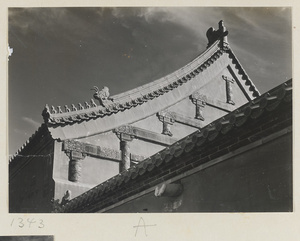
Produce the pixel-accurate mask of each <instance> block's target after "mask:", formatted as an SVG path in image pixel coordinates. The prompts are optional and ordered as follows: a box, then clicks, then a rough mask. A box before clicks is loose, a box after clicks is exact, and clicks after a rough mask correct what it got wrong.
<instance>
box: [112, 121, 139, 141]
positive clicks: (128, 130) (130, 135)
mask: <svg viewBox="0 0 300 241" xmlns="http://www.w3.org/2000/svg"><path fill="white" fill-rule="evenodd" d="M114 132H115V133H116V135H117V137H118V138H119V139H120V141H132V140H133V139H134V138H135V134H134V131H133V127H132V126H129V125H124V126H120V127H118V128H116V129H114Z"/></svg>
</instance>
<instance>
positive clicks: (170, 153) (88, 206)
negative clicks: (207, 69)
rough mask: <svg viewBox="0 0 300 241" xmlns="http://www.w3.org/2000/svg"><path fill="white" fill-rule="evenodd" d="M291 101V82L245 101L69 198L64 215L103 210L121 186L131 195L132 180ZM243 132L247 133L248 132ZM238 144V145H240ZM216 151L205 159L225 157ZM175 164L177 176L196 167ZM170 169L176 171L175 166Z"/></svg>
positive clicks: (285, 107)
mask: <svg viewBox="0 0 300 241" xmlns="http://www.w3.org/2000/svg"><path fill="white" fill-rule="evenodd" d="M291 102H292V80H289V81H287V82H285V83H284V84H282V85H280V86H278V87H276V88H274V89H272V90H271V91H269V92H268V93H265V94H263V95H262V96H260V97H258V98H256V99H254V100H253V101H250V102H248V103H247V104H245V105H243V106H242V107H240V108H238V109H236V110H235V111H233V112H231V113H229V114H227V115H226V116H224V117H222V118H220V119H218V120H216V121H214V122H212V123H211V124H209V125H207V126H206V127H204V128H203V129H201V130H199V131H196V132H194V133H192V134H191V135H189V136H187V137H186V138H183V139H181V140H180V141H178V142H176V143H174V144H173V145H171V146H169V147H167V148H165V149H164V150H162V151H160V152H158V153H157V154H155V155H153V156H151V157H149V158H147V159H146V160H144V161H143V162H141V163H139V164H138V165H136V166H134V167H131V168H129V169H127V170H126V171H123V172H121V173H120V174H119V175H116V176H114V177H112V178H110V179H109V180H107V181H105V182H104V183H101V184H99V185H98V186H96V187H94V188H92V189H91V190H89V191H87V192H85V193H83V194H82V195H80V196H78V197H76V198H74V199H72V200H71V201H70V202H69V203H67V204H66V205H65V206H64V209H63V212H82V211H83V210H85V211H88V210H90V211H95V208H96V209H97V210H101V209H102V208H105V207H107V206H105V204H107V200H106V199H107V198H108V196H109V195H118V190H120V188H121V189H122V190H123V189H124V188H125V186H124V185H126V186H127V187H128V188H127V189H128V190H129V191H130V192H131V193H133V194H134V192H133V190H132V188H130V183H131V182H134V180H135V179H137V178H139V177H142V176H145V175H150V176H151V173H152V171H155V170H157V169H158V168H159V169H160V171H159V173H161V172H162V171H163V169H162V167H163V166H168V163H169V162H171V161H172V160H173V159H176V160H180V158H181V157H183V156H185V155H186V154H187V153H192V152H193V151H197V150H199V148H201V147H202V146H203V145H204V146H205V145H206V144H205V143H208V142H217V141H218V139H220V138H222V136H225V137H226V136H228V135H229V136H230V135H231V134H230V133H232V130H236V131H237V132H236V133H239V130H240V129H241V128H243V125H244V124H245V123H249V121H250V122H251V120H252V121H258V122H259V120H260V119H261V118H267V117H264V115H265V113H269V112H272V111H274V110H276V109H278V108H281V110H287V111H288V113H290V111H291ZM273 113H274V112H273ZM280 113H281V112H280ZM280 113H279V115H280ZM277 115H278V114H277ZM281 116H283V113H281ZM268 117H272V114H271V115H268ZM282 118H283V119H284V118H285V117H284V116H283V117H282ZM273 119H274V121H275V122H276V120H278V118H273ZM290 119H291V116H290V117H289V119H286V122H287V121H288V123H285V124H284V123H283V122H282V123H279V124H278V123H277V124H276V125H275V124H274V126H270V128H269V129H270V130H269V129H268V130H264V129H261V130H259V131H258V132H259V134H258V136H255V137H253V138H254V139H253V140H249V139H247V142H246V144H247V143H248V144H249V143H251V142H252V141H255V140H257V138H258V139H259V138H263V137H265V136H268V135H269V134H270V133H275V132H276V131H279V130H281V129H280V128H283V127H284V126H288V125H289V123H290V122H291V120H290ZM264 120H265V119H263V120H262V121H260V123H265V121H264ZM284 121H285V119H284ZM254 127H255V125H254ZM256 129H257V128H256ZM246 131H248V132H249V130H246ZM246 144H245V145H246ZM238 145H239V146H241V145H240V144H238ZM228 151H229V150H227V152H228ZM219 152H220V153H219ZM219 152H214V154H213V155H212V156H210V157H209V158H208V159H209V160H210V158H212V159H213V158H215V157H217V156H218V155H219V154H220V155H222V154H224V153H222V150H220V151H219ZM193 156H194V155H193ZM185 157H186V156H185ZM178 162H179V161H177V162H176V167H177V169H178V171H176V174H180V173H183V172H185V171H188V170H190V169H193V168H195V165H196V164H195V165H194V164H193V165H192V164H191V165H188V166H187V167H185V168H182V166H181V165H179V164H178ZM198 162H199V160H198ZM198 165H200V164H199V163H198ZM173 167H174V168H176V167H175V166H174V165H173ZM180 168H181V169H180ZM169 175H170V173H169ZM167 176H168V175H167ZM143 180H144V179H143ZM164 180H165V179H164ZM144 182H146V180H144V181H143V183H144ZM153 185H154V184H153ZM148 187H149V185H148ZM125 189H126V188H125ZM127 189H126V190H127ZM139 191H143V190H142V187H141V186H140V185H139V188H138V190H137V191H136V192H139ZM126 197H128V195H127V196H126V195H125V196H124V198H126ZM114 200H115V199H114ZM116 200H118V201H122V198H121V197H118V198H117V199H116ZM110 204H112V203H110ZM95 205H96V206H95Z"/></svg>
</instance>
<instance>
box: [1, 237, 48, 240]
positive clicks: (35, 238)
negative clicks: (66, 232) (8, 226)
mask: <svg viewBox="0 0 300 241" xmlns="http://www.w3.org/2000/svg"><path fill="white" fill-rule="evenodd" d="M0 241H54V239H53V236H0Z"/></svg>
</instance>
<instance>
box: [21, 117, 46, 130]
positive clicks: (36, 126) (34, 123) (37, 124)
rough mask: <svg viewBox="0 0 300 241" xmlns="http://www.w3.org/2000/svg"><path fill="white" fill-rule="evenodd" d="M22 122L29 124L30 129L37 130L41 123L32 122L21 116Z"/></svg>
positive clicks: (30, 119)
mask: <svg viewBox="0 0 300 241" xmlns="http://www.w3.org/2000/svg"><path fill="white" fill-rule="evenodd" d="M22 120H23V121H25V122H26V123H28V124H30V125H31V126H32V127H35V128H38V127H40V125H41V123H39V122H37V121H35V120H33V119H32V118H29V117H25V116H23V117H22Z"/></svg>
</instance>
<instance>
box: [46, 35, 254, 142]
mask: <svg viewBox="0 0 300 241" xmlns="http://www.w3.org/2000/svg"><path fill="white" fill-rule="evenodd" d="M218 31H219V30H217V31H216V32H218ZM209 40H210V43H209V47H208V48H207V49H206V50H205V51H204V52H203V53H202V54H200V55H199V56H198V57H196V58H195V59H194V60H192V61H191V62H189V63H188V64H186V65H185V66H184V67H182V68H180V69H178V70H176V71H175V72H173V73H171V74H169V75H167V76H165V77H162V78H160V79H158V80H155V81H153V82H151V83H148V84H145V85H143V86H140V87H137V88H135V89H133V90H130V91H127V92H124V93H121V94H118V95H115V96H112V97H109V93H108V88H107V87H105V90H103V91H102V92H101V93H100V95H101V96H100V97H99V96H98V99H99V101H100V105H97V104H96V103H95V101H94V100H93V99H91V102H90V103H88V102H85V104H84V105H82V104H80V103H79V104H78V107H76V106H75V105H74V104H72V106H71V107H68V106H67V105H65V111H62V109H61V107H60V106H58V107H57V108H55V107H53V106H52V107H51V108H50V107H49V106H48V105H46V107H45V109H44V111H43V117H44V121H45V123H46V124H47V126H48V128H49V130H50V132H51V134H52V137H53V138H54V139H60V140H64V139H70V138H81V137H85V136H86V135H87V133H89V135H90V136H91V135H95V134H98V133H103V132H107V131H110V130H113V129H114V128H117V127H118V126H121V125H124V124H127V123H133V122H136V121H138V120H141V119H144V118H146V117H148V116H151V115H153V114H156V113H157V112H159V111H161V110H163V109H166V108H168V107H170V106H171V105H174V104H175V103H177V102H178V101H180V100H183V99H184V98H187V97H188V96H190V95H191V94H192V93H193V92H194V91H195V89H199V88H201V86H204V85H205V84H206V83H207V82H208V81H209V80H210V79H212V78H213V77H214V76H216V74H217V72H218V71H216V70H217V68H219V67H220V66H223V67H224V68H225V67H227V65H228V61H230V63H231V64H232V65H233V66H234V69H235V70H234V71H236V73H237V75H239V78H240V79H241V86H242V88H243V91H244V93H245V94H246V96H247V98H248V100H250V99H253V98H255V97H257V96H259V95H260V93H259V91H258V90H257V89H256V87H255V85H254V84H253V82H252V81H251V79H250V78H249V76H248V75H247V73H246V72H245V70H244V69H243V67H242V66H241V64H240V62H239V60H238V59H237V57H236V56H235V54H234V53H233V51H232V50H231V48H230V46H229V44H228V43H227V39H225V37H224V36H222V35H220V36H219V37H218V38H215V39H214V41H212V40H211V39H209ZM225 59H226V61H225ZM215 63H217V64H215ZM206 76H209V78H210V79H207V78H208V77H206ZM95 90H97V91H99V89H98V88H97V87H96V89H95ZM170 92H173V95H174V96H175V97H174V96H171V95H170V94H169V93H170ZM98 93H99V92H98ZM94 97H95V95H94ZM95 98H96V97H95ZM157 103H159V105H158V104H157ZM145 110H147V111H145ZM116 116H117V117H116Z"/></svg>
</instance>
